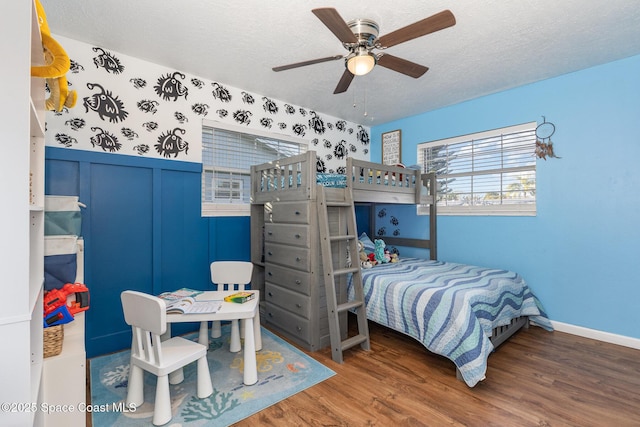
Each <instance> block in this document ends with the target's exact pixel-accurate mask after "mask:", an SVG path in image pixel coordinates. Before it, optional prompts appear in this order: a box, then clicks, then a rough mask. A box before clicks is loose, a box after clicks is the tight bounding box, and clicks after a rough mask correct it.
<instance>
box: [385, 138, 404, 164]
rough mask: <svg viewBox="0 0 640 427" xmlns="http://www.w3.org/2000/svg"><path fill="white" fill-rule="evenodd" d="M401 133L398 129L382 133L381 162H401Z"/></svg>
mask: <svg viewBox="0 0 640 427" xmlns="http://www.w3.org/2000/svg"><path fill="white" fill-rule="evenodd" d="M401 144H402V135H401V133H400V129H398V130H392V131H391V132H385V133H383V134H382V164H383V165H395V164H398V163H402V161H401V158H400V154H401V152H402V150H401Z"/></svg>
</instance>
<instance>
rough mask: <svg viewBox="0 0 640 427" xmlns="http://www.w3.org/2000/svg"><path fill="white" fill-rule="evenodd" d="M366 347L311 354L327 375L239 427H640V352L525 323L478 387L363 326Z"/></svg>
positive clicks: (444, 364)
mask: <svg viewBox="0 0 640 427" xmlns="http://www.w3.org/2000/svg"><path fill="white" fill-rule="evenodd" d="M369 326H370V332H371V351H369V352H365V351H362V350H360V348H359V347H356V348H354V349H351V350H349V351H347V352H345V363H344V364H342V365H340V364H337V363H335V362H333V361H332V360H331V353H330V350H329V349H328V348H327V349H324V350H322V351H319V352H315V353H308V354H309V355H310V356H312V357H313V358H315V359H316V360H318V361H319V362H321V363H323V364H325V365H326V366H328V367H329V368H331V369H332V370H334V371H335V372H336V375H335V376H333V377H332V378H330V379H328V380H326V381H324V382H322V383H320V384H317V385H315V386H314V387H311V388H309V389H307V390H305V391H303V392H301V393H298V394H296V395H294V396H292V397H290V398H288V399H286V400H284V401H282V402H280V403H278V404H276V405H273V406H271V407H269V408H267V409H265V410H263V411H261V412H259V413H257V414H255V415H253V416H251V417H249V418H247V419H245V420H243V421H241V422H239V423H237V424H235V425H236V426H240V427H244V426H278V427H281V426H306V425H310V426H443V425H447V426H483V427H484V426H581V427H582V426H598V427H600V426H640V350H633V349H630V348H627V347H622V346H616V345H613V344H607V343H602V342H599V341H594V340H590V339H586V338H581V337H577V336H574V335H570V334H566V333H562V332H547V331H545V330H543V329H541V328H538V327H535V326H531V327H530V328H529V329H528V330H522V331H520V332H518V333H516V334H515V335H514V336H513V337H511V338H510V339H509V340H508V341H507V342H506V343H505V344H503V345H502V346H501V347H499V348H498V349H497V351H495V352H494V353H493V354H492V355H491V356H490V357H489V369H488V371H487V378H486V379H485V380H484V381H483V382H481V383H479V384H478V385H476V386H475V387H474V388H469V387H467V386H466V385H465V384H464V383H463V382H462V381H458V380H457V379H456V376H455V369H454V365H453V363H452V362H451V361H449V360H448V359H445V358H443V357H440V356H437V355H434V354H432V353H430V352H428V351H427V350H426V349H425V348H424V347H423V346H422V345H421V344H419V343H418V342H417V341H415V340H413V339H411V338H409V337H406V336H404V335H402V334H399V333H396V332H394V331H391V330H389V329H387V328H384V327H382V326H379V325H376V324H374V323H371V322H370V323H369Z"/></svg>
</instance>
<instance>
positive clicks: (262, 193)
mask: <svg viewBox="0 0 640 427" xmlns="http://www.w3.org/2000/svg"><path fill="white" fill-rule="evenodd" d="M316 174H317V172H316V152H315V151H307V152H306V153H304V154H299V155H297V156H292V157H287V158H284V159H279V160H276V161H273V162H268V163H263V164H260V165H254V166H252V167H251V203H254V204H263V203H267V202H271V201H275V200H280V201H287V200H289V201H292V200H308V199H311V200H315V199H316ZM343 179H345V177H343ZM345 182H346V186H347V187H351V191H352V194H353V199H354V201H356V202H373V203H404V204H432V203H433V202H434V201H435V179H431V178H430V177H423V175H422V174H421V172H420V171H419V170H416V169H408V168H402V167H399V166H394V165H382V164H379V163H372V162H367V161H364V160H358V159H354V158H351V157H349V158H347V166H346V179H345Z"/></svg>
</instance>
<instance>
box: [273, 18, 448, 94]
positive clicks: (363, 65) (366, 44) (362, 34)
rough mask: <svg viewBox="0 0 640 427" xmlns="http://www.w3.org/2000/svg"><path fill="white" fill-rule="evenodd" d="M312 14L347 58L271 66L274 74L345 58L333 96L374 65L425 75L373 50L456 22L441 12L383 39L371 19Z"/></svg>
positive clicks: (416, 66)
mask: <svg viewBox="0 0 640 427" xmlns="http://www.w3.org/2000/svg"><path fill="white" fill-rule="evenodd" d="M312 12H313V13H314V15H316V16H317V17H318V19H320V21H322V23H323V24H324V25H325V26H326V27H327V28H329V30H331V32H332V33H333V34H334V35H335V36H336V37H337V38H338V40H340V41H341V42H342V45H343V46H344V48H345V49H346V50H348V51H349V53H348V54H346V55H334V56H329V57H326V58H318V59H312V60H310V61H303V62H296V63H295V64H289V65H283V66H280V67H274V68H273V71H284V70H289V69H292V68H298V67H304V66H307V65H312V64H318V63H321V62H327V61H334V60H338V59H343V58H344V60H345V67H346V70H345V71H344V73H343V74H342V77H341V78H340V81H339V82H338V86H336V89H335V90H334V91H333V93H334V94H336V93H342V92H345V91H346V90H347V89H348V88H349V85H350V84H351V81H352V80H353V78H354V76H362V75H365V74H367V73H368V72H369V71H371V70H372V69H373V67H374V66H375V65H376V64H377V65H380V66H382V67H385V68H388V69H390V70H393V71H397V72H398V73H402V74H405V75H407V76H410V77H413V78H416V79H417V78H418V77H420V76H422V75H423V74H424V73H426V72H427V70H428V69H429V68H427V67H425V66H423V65H420V64H416V63H414V62H411V61H407V60H406V59H402V58H398V57H397V56H393V55H389V54H388V53H384V52H379V53H375V52H373V50H374V49H386V48H389V47H391V46H395V45H397V44H400V43H404V42H406V41H409V40H413V39H415V38H418V37H422V36H424V35H427V34H430V33H434V32H436V31H440V30H442V29H445V28H448V27H451V26H453V25H455V23H456V19H455V17H454V16H453V14H452V13H451V11H449V10H444V11H442V12H439V13H436V14H435V15H433V16H430V17H428V18H425V19H423V20H421V21H418V22H414V23H413V24H411V25H407V26H406V27H402V28H400V29H398V30H396V31H393V32H391V33H389V34H386V35H384V36H382V37H378V30H379V27H378V24H377V23H376V22H374V21H372V20H370V19H354V20H352V21H349V22H346V21H345V20H344V19H342V17H341V16H340V14H339V13H338V11H337V10H336V9H334V8H331V7H325V8H320V9H313V10H312Z"/></svg>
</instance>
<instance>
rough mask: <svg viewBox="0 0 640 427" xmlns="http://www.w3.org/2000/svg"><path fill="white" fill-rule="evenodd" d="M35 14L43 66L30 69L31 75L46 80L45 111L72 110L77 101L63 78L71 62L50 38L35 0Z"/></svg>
mask: <svg viewBox="0 0 640 427" xmlns="http://www.w3.org/2000/svg"><path fill="white" fill-rule="evenodd" d="M36 12H37V14H38V22H39V25H40V34H41V35H42V48H43V50H44V60H45V65H41V66H34V67H31V75H32V76H33V77H42V78H44V79H46V80H47V85H48V86H49V91H50V92H51V96H50V97H49V98H48V99H47V100H46V101H45V107H46V109H47V110H52V111H58V112H60V111H62V109H63V108H64V107H67V108H72V107H73V106H74V105H76V101H77V99H78V94H77V93H76V91H75V90H72V91H69V85H68V84H67V78H66V77H65V74H66V73H67V72H68V71H69V68H70V67H71V61H70V60H69V55H67V52H65V50H64V49H63V48H62V46H60V43H58V42H57V41H56V40H55V39H54V38H53V37H51V30H49V24H48V23H47V15H46V14H45V12H44V8H43V7H42V4H40V0H36Z"/></svg>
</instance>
